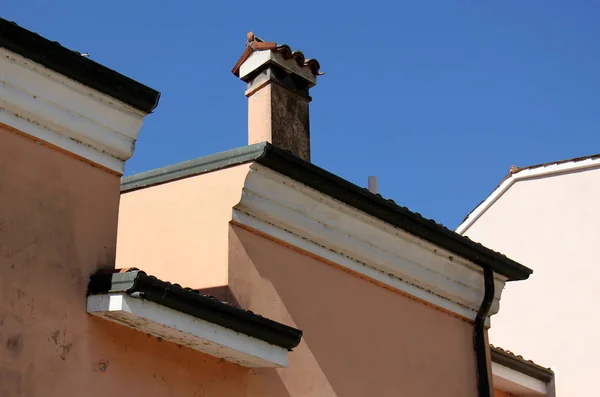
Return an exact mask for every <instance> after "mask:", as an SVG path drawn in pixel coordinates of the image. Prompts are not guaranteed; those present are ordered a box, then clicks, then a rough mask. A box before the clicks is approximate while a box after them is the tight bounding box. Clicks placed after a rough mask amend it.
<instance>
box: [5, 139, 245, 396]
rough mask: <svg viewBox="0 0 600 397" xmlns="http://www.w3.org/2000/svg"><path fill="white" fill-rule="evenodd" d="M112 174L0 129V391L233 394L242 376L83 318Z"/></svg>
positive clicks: (105, 241)
mask: <svg viewBox="0 0 600 397" xmlns="http://www.w3.org/2000/svg"><path fill="white" fill-rule="evenodd" d="M119 183H120V180H119V177H117V176H116V175H113V174H109V173H107V172H105V171H103V170H100V169H98V168H94V167H93V166H91V165H89V164H86V163H84V162H82V161H80V160H78V159H75V158H73V157H70V156H69V155H67V154H64V153H61V152H59V151H57V150H55V149H52V148H49V147H46V146H44V145H41V144H39V143H37V142H34V141H33V140H30V139H28V138H26V137H23V136H21V135H17V134H16V133H14V132H12V131H8V130H7V129H6V128H2V127H0V200H1V205H0V396H2V397H16V396H23V397H55V396H56V397H59V396H60V397H64V396H90V397H94V396H147V397H152V396H157V397H158V396H160V397H164V396H169V395H173V396H214V395H217V396H234V395H243V394H241V393H243V390H244V388H245V387H246V386H245V385H246V384H247V377H248V373H247V371H246V370H244V369H242V368H241V367H238V366H236V365H234V364H229V363H226V362H221V361H219V360H217V359H214V358H212V357H210V356H207V355H203V354H201V353H198V352H195V351H193V350H190V349H185V348H179V347H178V346H176V345H174V344H171V343H167V342H159V341H158V340H157V339H156V338H151V337H148V336H146V335H144V334H140V333H139V332H136V331H133V330H129V329H126V328H124V327H120V326H116V325H113V324H110V323H108V322H105V321H103V320H100V319H96V318H91V317H89V316H88V315H87V314H86V307H85V290H86V284H87V277H88V275H89V274H90V273H91V272H93V271H94V270H96V269H98V268H99V267H101V266H107V265H108V266H112V265H113V264H114V259H115V258H114V255H115V244H116V231H117V211H118V205H119Z"/></svg>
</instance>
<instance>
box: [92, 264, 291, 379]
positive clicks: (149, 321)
mask: <svg viewBox="0 0 600 397" xmlns="http://www.w3.org/2000/svg"><path fill="white" fill-rule="evenodd" d="M87 312H88V313H89V314H91V315H94V316H98V317H101V318H104V319H107V320H109V321H112V322H115V323H118V324H121V325H125V326H127V327H130V328H133V329H137V330H139V331H141V332H144V333H147V334H151V335H154V336H157V337H160V338H162V339H164V340H168V341H171V342H173V343H177V344H179V345H182V346H187V347H190V348H192V349H194V350H198V351H201V352H203V353H206V354H210V355H212V356H215V357H219V358H223V359H225V360H228V361H231V362H234V363H236V364H239V365H242V366H244V367H251V368H256V367H286V366H287V358H288V357H287V356H288V352H289V351H291V350H292V349H293V348H295V347H296V346H298V344H299V343H300V339H301V338H302V331H300V330H298V329H295V328H292V327H288V326H286V325H283V324H280V323H278V322H275V321H273V320H269V319H267V318H264V317H261V316H259V315H257V314H254V313H252V312H249V311H246V310H243V309H239V308H236V307H233V306H230V305H228V304H226V303H223V302H220V301H218V300H216V299H214V298H211V297H207V296H204V295H201V294H199V293H197V292H196V291H194V290H191V289H188V288H182V287H181V286H179V285H177V284H170V283H167V282H165V281H161V280H159V279H157V278H155V277H152V276H148V275H146V274H145V273H144V272H141V271H138V270H134V271H126V272H101V273H96V274H94V275H92V276H91V277H90V282H89V285H88V297H87Z"/></svg>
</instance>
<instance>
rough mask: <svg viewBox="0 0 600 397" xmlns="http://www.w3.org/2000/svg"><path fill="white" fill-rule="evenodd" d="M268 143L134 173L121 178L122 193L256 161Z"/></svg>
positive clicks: (263, 153)
mask: <svg viewBox="0 0 600 397" xmlns="http://www.w3.org/2000/svg"><path fill="white" fill-rule="evenodd" d="M268 145H269V144H268V143H266V142H262V143H255V144H253V145H248V146H242V147H240V148H235V149H230V150H226V151H223V152H219V153H214V154H210V155H208V156H204V157H199V158H196V159H193V160H188V161H183V162H181V163H176V164H172V165H168V166H166V167H161V168H156V169H154V170H150V171H145V172H140V173H139V174H133V175H130V176H127V177H124V178H122V179H121V193H128V192H132V191H134V190H139V189H144V188H148V187H152V186H156V185H161V184H163V183H168V182H173V181H177V180H179V179H184V178H189V177H192V176H196V175H201V174H205V173H207V172H213V171H217V170H221V169H224V168H229V167H234V166H236V165H240V164H244V163H248V162H251V161H255V160H257V159H259V158H261V157H262V156H264V155H265V154H266V152H267V147H268Z"/></svg>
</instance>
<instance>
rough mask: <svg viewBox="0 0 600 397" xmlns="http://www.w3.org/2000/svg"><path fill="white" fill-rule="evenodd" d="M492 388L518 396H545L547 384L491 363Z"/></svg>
mask: <svg viewBox="0 0 600 397" xmlns="http://www.w3.org/2000/svg"><path fill="white" fill-rule="evenodd" d="M492 374H493V376H494V386H495V387H496V388H497V389H500V390H502V391H505V392H508V393H512V394H515V395H517V396H519V395H525V396H529V395H535V396H547V395H548V387H547V383H545V382H543V381H541V380H539V379H536V378H534V377H532V376H529V375H527V374H524V373H523V372H519V371H515V370H514V369H512V368H509V367H506V366H504V365H502V364H498V363H495V362H492Z"/></svg>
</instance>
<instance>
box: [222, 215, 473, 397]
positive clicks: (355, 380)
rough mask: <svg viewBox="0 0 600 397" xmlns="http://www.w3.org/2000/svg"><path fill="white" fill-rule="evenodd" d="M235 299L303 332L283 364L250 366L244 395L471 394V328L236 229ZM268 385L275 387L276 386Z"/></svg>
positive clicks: (233, 258)
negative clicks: (264, 367)
mask: <svg viewBox="0 0 600 397" xmlns="http://www.w3.org/2000/svg"><path fill="white" fill-rule="evenodd" d="M229 265H230V269H229V281H230V287H231V290H232V293H233V294H234V296H235V298H236V299H237V300H238V301H239V302H240V304H241V305H242V306H243V307H245V308H248V309H250V310H253V311H255V312H258V313H260V314H262V315H265V316H267V317H269V318H273V319H275V320H278V321H281V322H284V323H287V324H290V325H294V326H297V327H299V328H300V329H302V330H303V331H304V338H303V342H302V343H301V345H300V346H299V347H298V348H297V349H296V350H295V351H294V352H293V353H292V354H291V355H290V365H289V368H286V369H279V370H272V369H269V370H256V371H254V374H255V375H254V376H252V377H251V378H250V391H251V393H250V394H249V395H250V396H257V397H258V396H277V395H280V394H278V392H277V391H276V390H275V389H273V384H274V382H273V380H275V379H280V380H281V383H283V385H284V386H285V388H286V390H287V391H288V393H289V395H290V396H322V397H327V396H339V397H342V396H343V397H353V396H356V397H364V396H378V397H385V396H390V397H391V396H394V397H395V396H398V395H406V396H411V397H419V396H423V397H424V396H442V395H443V396H447V397H449V396H457V397H458V396H461V397H466V396H476V395H477V391H476V374H475V357H474V352H473V339H472V338H473V326H472V324H471V323H470V322H468V321H465V320H460V319H458V318H456V317H453V316H451V315H448V314H446V313H444V312H441V311H438V310H436V309H434V308H432V307H429V306H426V305H424V304H423V303H421V302H417V301H415V300H413V299H410V298H408V297H406V296H403V295H401V294H399V293H396V292H393V291H390V290H388V289H385V288H382V287H381V286H378V285H375V284H374V283H372V282H369V281H367V280H363V279H361V278H359V277H357V276H356V275H353V274H350V273H348V272H346V271H344V270H342V269H340V268H337V267H334V266H332V265H329V264H325V263H323V262H321V261H319V260H317V259H314V258H311V257H309V256H307V255H305V254H302V253H299V252H297V251H294V250H292V249H290V248H289V247H285V246H283V245H280V244H278V243H276V242H273V241H271V240H268V239H266V238H264V237H261V236H258V235H256V234H253V233H251V232H249V231H247V230H244V229H241V228H240V227H237V226H232V227H231V232H230V257H229ZM277 384H278V383H277Z"/></svg>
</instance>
